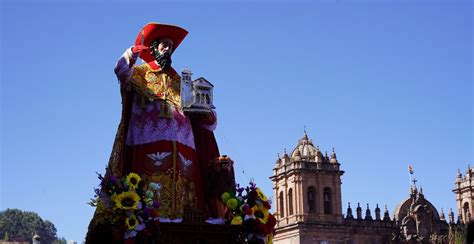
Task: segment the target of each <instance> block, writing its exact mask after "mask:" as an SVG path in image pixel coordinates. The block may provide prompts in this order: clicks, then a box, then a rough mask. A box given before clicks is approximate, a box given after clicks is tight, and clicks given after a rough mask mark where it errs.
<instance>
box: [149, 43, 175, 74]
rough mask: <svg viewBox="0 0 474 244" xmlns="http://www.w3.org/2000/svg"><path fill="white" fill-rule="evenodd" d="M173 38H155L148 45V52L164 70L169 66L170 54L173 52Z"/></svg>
mask: <svg viewBox="0 0 474 244" xmlns="http://www.w3.org/2000/svg"><path fill="white" fill-rule="evenodd" d="M173 44H174V42H173V40H172V39H171V38H169V37H160V38H157V39H155V40H154V41H153V42H152V44H151V46H150V54H151V55H152V56H153V57H154V58H155V61H156V62H157V63H158V64H159V65H160V67H161V68H162V69H164V70H166V69H168V68H169V67H171V62H172V61H171V54H173V50H174V49H173V47H174V46H173Z"/></svg>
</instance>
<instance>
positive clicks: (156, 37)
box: [135, 23, 188, 69]
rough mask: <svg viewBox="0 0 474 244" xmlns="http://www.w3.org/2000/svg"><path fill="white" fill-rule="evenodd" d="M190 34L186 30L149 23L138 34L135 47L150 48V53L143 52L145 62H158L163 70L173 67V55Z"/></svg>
mask: <svg viewBox="0 0 474 244" xmlns="http://www.w3.org/2000/svg"><path fill="white" fill-rule="evenodd" d="M187 34H188V31H186V30H185V29H183V28H181V27H178V26H174V25H166V24H159V23H148V24H146V25H145V26H144V27H143V28H142V29H141V30H140V33H138V35H137V38H136V40H135V45H143V46H147V47H150V52H141V53H140V58H141V59H143V60H144V61H145V62H152V61H155V60H156V61H157V62H158V64H159V65H160V66H161V68H163V69H167V68H169V67H170V65H171V54H172V53H173V52H174V50H176V48H178V46H179V44H181V42H182V41H183V39H184V38H185V37H186V35H187Z"/></svg>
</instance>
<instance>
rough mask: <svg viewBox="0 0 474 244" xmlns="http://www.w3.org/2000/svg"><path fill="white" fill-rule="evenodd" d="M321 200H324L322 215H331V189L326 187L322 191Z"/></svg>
mask: <svg viewBox="0 0 474 244" xmlns="http://www.w3.org/2000/svg"><path fill="white" fill-rule="evenodd" d="M323 200H324V214H331V213H332V209H331V207H332V204H331V203H332V201H331V200H332V191H331V188H329V187H326V188H324V190H323Z"/></svg>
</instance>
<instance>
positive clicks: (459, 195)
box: [453, 166, 474, 224]
mask: <svg viewBox="0 0 474 244" xmlns="http://www.w3.org/2000/svg"><path fill="white" fill-rule="evenodd" d="M473 181H474V170H472V168H471V166H468V167H467V171H466V174H465V175H464V176H463V175H462V174H461V171H460V170H458V175H457V177H456V183H455V185H454V189H453V192H454V194H456V205H457V209H458V216H459V219H460V220H461V221H462V223H464V224H466V223H469V222H470V221H474V215H473V210H474V206H473V205H474V190H473V189H474V182H473Z"/></svg>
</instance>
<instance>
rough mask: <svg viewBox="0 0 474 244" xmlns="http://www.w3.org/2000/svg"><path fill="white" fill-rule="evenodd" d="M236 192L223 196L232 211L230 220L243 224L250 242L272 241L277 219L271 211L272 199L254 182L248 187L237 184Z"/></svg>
mask: <svg viewBox="0 0 474 244" xmlns="http://www.w3.org/2000/svg"><path fill="white" fill-rule="evenodd" d="M236 192H237V194H233V193H231V192H224V193H223V194H222V196H221V199H222V201H223V202H224V204H225V205H226V206H227V208H228V209H229V210H230V211H231V212H232V217H231V218H230V219H228V222H230V224H231V225H241V226H243V229H244V232H245V234H246V239H247V241H248V242H249V243H272V240H273V235H274V232H275V224H276V219H275V217H274V216H273V215H272V214H271V213H270V211H269V210H270V208H271V203H270V201H269V200H268V199H267V197H266V196H265V194H263V192H262V191H261V190H260V188H258V187H256V185H255V183H253V182H250V183H249V186H247V187H246V188H243V187H240V186H239V185H237V189H236Z"/></svg>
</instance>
